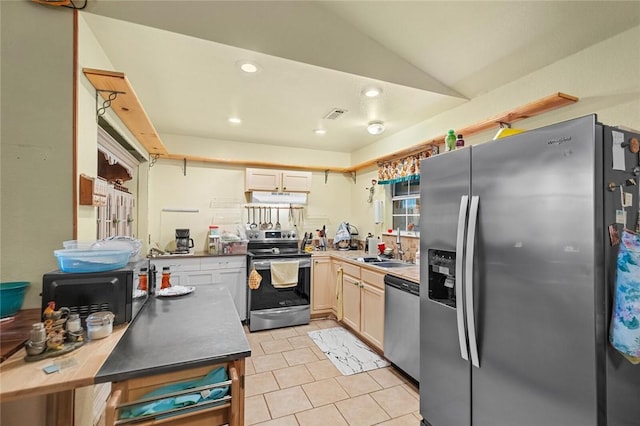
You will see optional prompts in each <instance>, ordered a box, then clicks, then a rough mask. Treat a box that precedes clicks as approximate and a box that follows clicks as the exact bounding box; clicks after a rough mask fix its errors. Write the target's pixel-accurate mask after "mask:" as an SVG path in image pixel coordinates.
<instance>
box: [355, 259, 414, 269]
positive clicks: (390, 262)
mask: <svg viewBox="0 0 640 426" xmlns="http://www.w3.org/2000/svg"><path fill="white" fill-rule="evenodd" d="M353 260H357V261H358V262H362V263H370V264H372V265H375V266H380V267H381V268H400V267H403V266H412V265H413V264H412V263H407V262H403V261H401V260H395V259H382V258H380V257H355V258H353Z"/></svg>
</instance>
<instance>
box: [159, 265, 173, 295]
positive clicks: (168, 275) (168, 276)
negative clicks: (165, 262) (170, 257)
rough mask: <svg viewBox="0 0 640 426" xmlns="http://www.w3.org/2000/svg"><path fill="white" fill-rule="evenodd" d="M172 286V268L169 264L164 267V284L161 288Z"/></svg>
mask: <svg viewBox="0 0 640 426" xmlns="http://www.w3.org/2000/svg"><path fill="white" fill-rule="evenodd" d="M169 287H171V269H170V268H169V267H168V266H164V267H162V284H161V285H160V290H162V289H164V288H169Z"/></svg>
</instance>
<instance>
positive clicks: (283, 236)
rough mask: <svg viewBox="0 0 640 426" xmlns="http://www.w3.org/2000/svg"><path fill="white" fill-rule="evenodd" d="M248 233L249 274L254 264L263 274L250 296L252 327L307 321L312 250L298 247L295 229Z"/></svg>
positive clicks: (273, 326)
mask: <svg viewBox="0 0 640 426" xmlns="http://www.w3.org/2000/svg"><path fill="white" fill-rule="evenodd" d="M247 236H248V237H249V243H248V246H247V251H248V255H249V261H248V262H247V277H249V275H250V274H251V271H253V269H254V268H255V270H256V271H257V272H258V273H259V274H260V276H261V277H262V280H261V282H260V286H259V287H258V288H256V289H249V296H248V297H247V312H248V318H247V323H248V326H249V331H259V330H269V329H272V328H279V327H289V326H292V325H302V324H308V323H309V321H310V319H311V307H310V301H311V254H309V253H305V252H303V251H300V250H299V247H298V244H299V243H298V237H297V235H296V233H295V231H288V230H258V229H253V230H250V231H247ZM283 276H285V277H286V276H288V277H289V279H288V280H285V282H284V283H283V282H282V280H283V278H282V277H283Z"/></svg>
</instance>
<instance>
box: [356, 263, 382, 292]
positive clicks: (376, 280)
mask: <svg viewBox="0 0 640 426" xmlns="http://www.w3.org/2000/svg"><path fill="white" fill-rule="evenodd" d="M361 277H362V281H364V282H366V283H369V284H371V285H373V286H376V287H378V288H381V289H383V290H384V274H382V273H380V272H375V271H371V270H369V269H367V268H362V272H361Z"/></svg>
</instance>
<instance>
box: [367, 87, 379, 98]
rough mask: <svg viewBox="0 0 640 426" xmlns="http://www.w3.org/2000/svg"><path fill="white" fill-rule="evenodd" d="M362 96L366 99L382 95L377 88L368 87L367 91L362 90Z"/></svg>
mask: <svg viewBox="0 0 640 426" xmlns="http://www.w3.org/2000/svg"><path fill="white" fill-rule="evenodd" d="M362 94H363V95H365V96H366V97H367V98H377V97H378V96H380V95H382V89H381V88H379V87H369V88H367V89H364V90H363V91H362Z"/></svg>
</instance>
